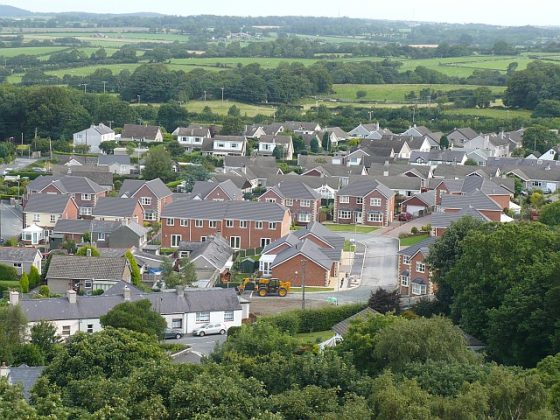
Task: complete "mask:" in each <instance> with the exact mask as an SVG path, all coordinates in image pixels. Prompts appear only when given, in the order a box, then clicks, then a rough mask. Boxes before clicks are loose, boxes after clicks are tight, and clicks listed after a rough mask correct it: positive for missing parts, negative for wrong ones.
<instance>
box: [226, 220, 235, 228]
mask: <svg viewBox="0 0 560 420" xmlns="http://www.w3.org/2000/svg"><path fill="white" fill-rule="evenodd" d="M226 227H228V228H232V227H233V220H231V219H228V220H226Z"/></svg>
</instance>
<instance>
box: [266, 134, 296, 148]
mask: <svg viewBox="0 0 560 420" xmlns="http://www.w3.org/2000/svg"><path fill="white" fill-rule="evenodd" d="M259 143H276V144H281V145H283V146H288V145H289V144H291V143H292V136H283V135H277V136H270V135H266V136H261V137H260V138H259Z"/></svg>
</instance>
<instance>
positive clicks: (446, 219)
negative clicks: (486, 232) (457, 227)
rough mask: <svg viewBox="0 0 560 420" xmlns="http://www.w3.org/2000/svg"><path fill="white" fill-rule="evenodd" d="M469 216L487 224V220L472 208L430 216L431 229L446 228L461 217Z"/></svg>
mask: <svg viewBox="0 0 560 420" xmlns="http://www.w3.org/2000/svg"><path fill="white" fill-rule="evenodd" d="M465 216H469V217H472V218H474V219H477V220H481V221H483V222H488V221H489V219H488V218H487V217H486V216H484V215H483V214H482V213H480V212H479V211H478V210H475V209H474V208H471V207H467V208H464V209H462V210H460V211H458V212H455V213H433V214H432V223H431V225H432V227H433V228H446V227H449V225H451V223H453V222H456V221H457V220H459V219H460V218H462V217H465Z"/></svg>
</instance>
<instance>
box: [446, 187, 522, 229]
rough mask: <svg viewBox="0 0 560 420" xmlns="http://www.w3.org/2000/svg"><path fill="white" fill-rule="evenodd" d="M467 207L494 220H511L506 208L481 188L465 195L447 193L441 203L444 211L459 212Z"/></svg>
mask: <svg viewBox="0 0 560 420" xmlns="http://www.w3.org/2000/svg"><path fill="white" fill-rule="evenodd" d="M466 208H470V209H473V210H476V211H478V212H479V213H481V214H482V215H484V216H485V217H487V218H488V219H489V220H491V221H493V222H501V221H509V220H508V219H509V218H508V217H507V216H506V215H505V214H504V213H503V210H504V208H503V207H502V206H501V205H500V204H498V203H497V202H496V201H494V200H492V199H491V198H490V197H488V195H486V194H484V193H483V192H482V191H480V190H476V191H473V192H471V193H468V194H464V195H451V194H445V195H443V197H442V198H441V204H440V205H439V209H440V210H441V211H442V212H443V213H457V212H460V211H461V210H462V209H466ZM510 220H511V219H510Z"/></svg>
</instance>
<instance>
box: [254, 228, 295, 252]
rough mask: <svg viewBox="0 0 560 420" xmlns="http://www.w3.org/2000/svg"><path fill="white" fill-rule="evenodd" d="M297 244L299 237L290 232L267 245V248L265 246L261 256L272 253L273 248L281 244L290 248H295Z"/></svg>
mask: <svg viewBox="0 0 560 420" xmlns="http://www.w3.org/2000/svg"><path fill="white" fill-rule="evenodd" d="M298 243H299V237H298V236H296V235H295V232H290V233H288V234H287V235H285V236H282V237H281V238H279V239H277V240H275V241H274V242H271V243H269V244H268V245H267V246H265V247H264V248H263V250H262V254H263V255H264V254H266V253H268V252H270V251H272V250H273V249H275V248H278V247H279V246H280V245H282V244H286V245H288V246H290V247H292V246H296V244H298Z"/></svg>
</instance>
